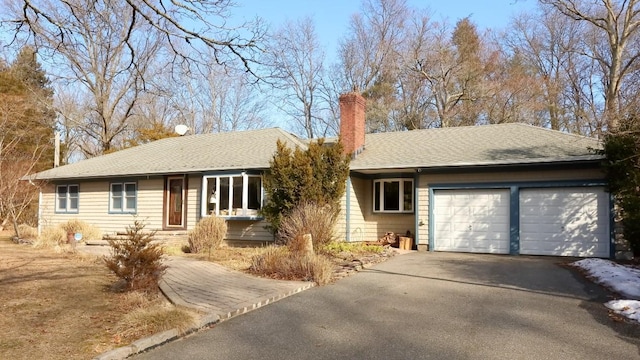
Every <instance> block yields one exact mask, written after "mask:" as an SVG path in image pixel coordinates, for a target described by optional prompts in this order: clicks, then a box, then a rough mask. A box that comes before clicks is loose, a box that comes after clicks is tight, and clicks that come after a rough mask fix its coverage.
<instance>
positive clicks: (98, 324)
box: [0, 234, 196, 359]
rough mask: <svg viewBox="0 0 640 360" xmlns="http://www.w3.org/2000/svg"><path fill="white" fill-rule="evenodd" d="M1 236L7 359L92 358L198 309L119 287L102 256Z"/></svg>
mask: <svg viewBox="0 0 640 360" xmlns="http://www.w3.org/2000/svg"><path fill="white" fill-rule="evenodd" d="M4 235H5V236H3V234H0V306H2V311H0V331H1V332H2V336H1V337H0V359H88V358H92V357H94V356H96V355H98V354H100V353H102V352H104V351H107V350H109V349H112V348H116V347H120V346H124V345H126V344H128V343H130V342H132V341H134V340H137V339H139V338H141V337H144V336H147V335H151V334H154V333H157V332H159V331H162V330H165V329H170V328H176V327H178V328H181V327H182V328H185V327H187V326H188V325H189V324H190V323H191V321H192V320H193V316H194V315H196V314H193V313H189V312H187V311H185V310H183V309H177V308H175V307H174V306H172V305H170V304H169V303H168V302H167V301H166V300H165V299H164V298H162V297H161V296H160V297H155V298H151V299H150V298H148V297H146V296H141V295H140V294H135V293H134V294H123V293H118V292H115V291H113V290H112V285H113V284H114V283H115V282H116V277H115V276H114V275H112V274H111V273H109V272H108V270H107V268H106V267H105V266H104V264H103V263H102V261H101V260H100V259H98V258H96V257H91V256H87V255H85V256H83V255H78V254H72V253H68V252H67V253H64V252H63V253H56V252H54V251H53V250H51V249H48V250H47V249H34V248H33V247H31V246H28V245H16V244H14V243H12V242H11V241H10V240H9V237H8V236H6V234H4Z"/></svg>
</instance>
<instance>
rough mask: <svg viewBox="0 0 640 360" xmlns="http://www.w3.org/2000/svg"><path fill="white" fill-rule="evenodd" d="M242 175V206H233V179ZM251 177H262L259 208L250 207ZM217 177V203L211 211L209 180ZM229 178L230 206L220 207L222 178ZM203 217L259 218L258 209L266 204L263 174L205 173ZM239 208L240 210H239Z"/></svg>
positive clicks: (203, 180) (203, 182) (215, 195)
mask: <svg viewBox="0 0 640 360" xmlns="http://www.w3.org/2000/svg"><path fill="white" fill-rule="evenodd" d="M237 177H241V178H242V208H236V209H234V208H233V189H234V186H233V179H234V178H237ZM249 178H259V179H260V205H259V207H258V209H257V210H256V209H249ZM210 179H215V181H216V188H215V190H214V191H215V194H214V198H215V205H214V211H213V212H212V213H209V211H208V205H209V202H210V199H211V195H212V194H210V193H209V191H208V189H209V180H210ZM221 179H228V180H229V199H228V202H229V207H228V208H227V209H221V208H220V180H221ZM201 202H202V210H201V215H202V217H205V216H210V215H216V216H221V217H228V218H234V217H243V218H247V217H248V218H257V217H259V215H258V211H259V210H260V209H262V206H264V179H263V177H262V175H254V174H247V173H245V172H242V173H233V174H224V175H205V176H203V177H202V201H201ZM238 210H239V211H238Z"/></svg>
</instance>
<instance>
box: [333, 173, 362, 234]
mask: <svg viewBox="0 0 640 360" xmlns="http://www.w3.org/2000/svg"><path fill="white" fill-rule="evenodd" d="M363 181H364V180H362V179H358V178H354V177H351V181H350V182H348V183H347V185H348V186H349V188H348V189H347V191H345V194H344V195H343V196H342V199H340V213H339V214H338V218H337V220H336V224H335V227H334V231H335V234H336V237H337V238H338V240H346V239H347V213H348V214H349V222H350V227H349V231H350V240H351V241H363V240H365V239H364V229H365V221H364V216H363V214H362V211H361V202H364V201H366V197H365V198H363V197H362V196H361V195H362V194H361V191H360V189H361V188H362V185H361V182H363ZM347 196H349V202H350V208H349V209H347Z"/></svg>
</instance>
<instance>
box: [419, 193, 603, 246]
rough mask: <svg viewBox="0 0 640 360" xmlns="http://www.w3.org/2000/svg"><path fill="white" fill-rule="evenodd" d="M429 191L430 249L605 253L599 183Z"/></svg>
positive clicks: (601, 197) (601, 199)
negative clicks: (592, 184)
mask: <svg viewBox="0 0 640 360" xmlns="http://www.w3.org/2000/svg"><path fill="white" fill-rule="evenodd" d="M512 194H513V195H512ZM432 195H433V197H432V204H431V207H432V211H433V212H432V215H433V218H432V219H433V222H432V228H431V234H432V236H431V241H432V242H431V246H432V247H431V248H432V249H433V250H435V251H456V252H471V253H490V254H509V253H512V254H523V255H551V256H576V257H602V258H608V257H610V256H611V235H610V219H611V217H610V196H609V193H607V192H606V191H605V188H604V187H602V186H574V187H543V186H541V187H532V185H529V184H527V185H524V184H523V185H511V186H505V188H496V189H469V188H461V189H455V188H445V189H438V188H437V187H436V188H435V189H433V193H432ZM512 196H516V198H515V199H512V198H511V197H512ZM512 230H513V231H512Z"/></svg>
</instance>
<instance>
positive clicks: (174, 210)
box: [166, 177, 185, 227]
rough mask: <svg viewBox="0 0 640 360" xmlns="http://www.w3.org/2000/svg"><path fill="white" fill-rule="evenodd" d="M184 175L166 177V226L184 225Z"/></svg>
mask: <svg viewBox="0 0 640 360" xmlns="http://www.w3.org/2000/svg"><path fill="white" fill-rule="evenodd" d="M184 197H185V189H184V177H170V178H167V202H166V207H167V226H169V227H184Z"/></svg>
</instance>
